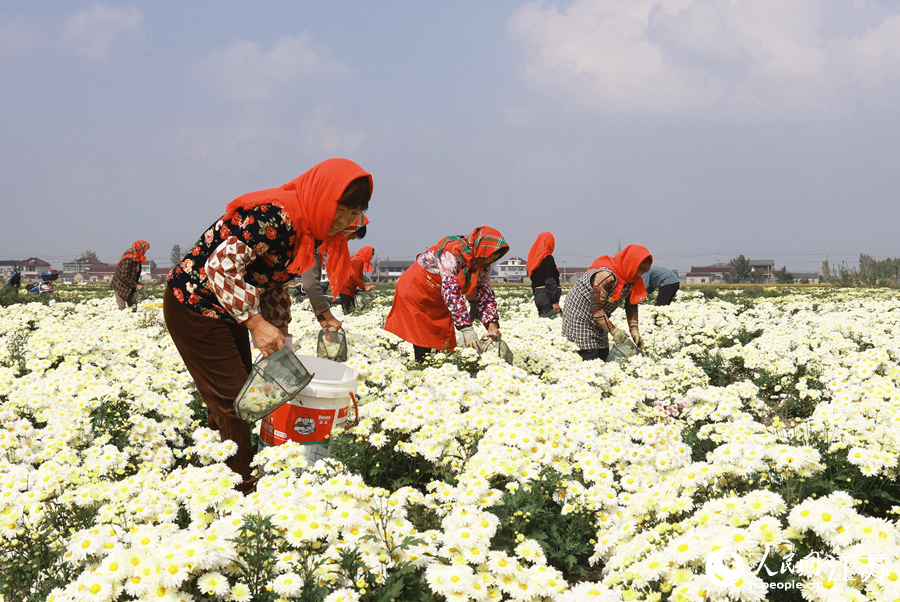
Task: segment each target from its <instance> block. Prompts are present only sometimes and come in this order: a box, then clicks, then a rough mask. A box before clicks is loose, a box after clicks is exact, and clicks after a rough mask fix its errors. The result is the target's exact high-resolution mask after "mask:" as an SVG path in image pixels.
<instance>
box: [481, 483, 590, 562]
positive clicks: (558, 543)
mask: <svg viewBox="0 0 900 602" xmlns="http://www.w3.org/2000/svg"><path fill="white" fill-rule="evenodd" d="M564 497H565V485H564V481H563V478H562V474H560V473H559V472H557V471H556V470H554V469H553V468H549V467H547V468H544V469H543V470H542V471H541V473H540V475H538V478H536V479H534V480H532V481H529V482H528V483H527V484H525V485H521V486H516V487H511V488H507V491H506V493H504V494H503V501H502V503H501V504H499V505H497V506H493V507H490V508H488V509H487V510H488V511H490V512H492V513H493V514H495V515H496V516H497V518H499V519H500V526H499V528H498V529H497V533H496V534H495V535H494V539H493V540H492V541H491V548H492V549H495V550H502V551H505V552H507V553H508V554H510V555H515V548H516V546H517V545H518V544H519V543H520V542H521V541H522V540H523V539H534V540H535V541H537V542H539V543H540V544H541V547H542V548H543V550H544V554H545V555H546V557H547V562H548V564H550V565H552V566H553V567H555V568H556V569H558V570H559V571H561V572H562V573H563V574H564V576H565V577H566V579H569V580H571V579H572V578H573V577H575V578H577V577H585V576H587V574H588V569H589V564H588V559H589V558H590V557H591V555H593V553H594V544H593V537H594V536H595V535H596V533H597V525H596V524H595V523H594V519H593V517H592V516H591V515H590V514H588V513H586V512H570V513H569V514H563V513H562V511H561V510H562V509H561V507H560V505H561V504H560V502H561V501H562V500H563V499H564Z"/></svg>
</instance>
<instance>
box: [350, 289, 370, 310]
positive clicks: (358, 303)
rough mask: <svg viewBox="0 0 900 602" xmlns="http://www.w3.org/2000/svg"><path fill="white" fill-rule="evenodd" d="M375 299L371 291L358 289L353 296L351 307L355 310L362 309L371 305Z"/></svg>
mask: <svg viewBox="0 0 900 602" xmlns="http://www.w3.org/2000/svg"><path fill="white" fill-rule="evenodd" d="M374 300H375V293H373V292H371V291H358V292H357V293H356V296H355V297H354V298H353V307H354V308H355V309H357V310H363V309H365V308H367V307H370V306H371V305H372V302H373V301H374Z"/></svg>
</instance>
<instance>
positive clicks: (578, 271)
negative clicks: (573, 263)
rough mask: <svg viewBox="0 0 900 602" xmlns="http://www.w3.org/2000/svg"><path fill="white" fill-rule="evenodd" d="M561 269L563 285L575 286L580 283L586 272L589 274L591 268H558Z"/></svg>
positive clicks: (560, 277)
mask: <svg viewBox="0 0 900 602" xmlns="http://www.w3.org/2000/svg"><path fill="white" fill-rule="evenodd" d="M556 267H557V268H559V281H560V282H561V283H565V282H568V283H569V284H574V283H576V282H578V279H579V278H581V277H582V276H583V275H584V273H585V272H587V271H588V270H589V269H591V268H570V267H568V266H560V265H558V266H556Z"/></svg>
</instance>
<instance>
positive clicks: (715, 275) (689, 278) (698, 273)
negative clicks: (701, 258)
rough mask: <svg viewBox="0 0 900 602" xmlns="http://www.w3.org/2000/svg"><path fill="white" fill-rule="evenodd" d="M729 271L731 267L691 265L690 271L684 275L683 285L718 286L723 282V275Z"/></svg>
mask: <svg viewBox="0 0 900 602" xmlns="http://www.w3.org/2000/svg"><path fill="white" fill-rule="evenodd" d="M730 271H731V267H730V266H727V265H723V264H716V265H692V266H691V270H690V271H689V272H688V273H687V274H685V276H684V283H685V284H720V283H722V282H725V274H727V273H728V272H730Z"/></svg>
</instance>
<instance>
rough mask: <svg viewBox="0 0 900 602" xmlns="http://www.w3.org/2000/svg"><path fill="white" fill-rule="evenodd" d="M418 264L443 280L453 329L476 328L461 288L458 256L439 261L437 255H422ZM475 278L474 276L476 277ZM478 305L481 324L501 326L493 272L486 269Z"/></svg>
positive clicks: (477, 294)
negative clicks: (492, 279) (493, 284)
mask: <svg viewBox="0 0 900 602" xmlns="http://www.w3.org/2000/svg"><path fill="white" fill-rule="evenodd" d="M416 261H417V262H418V263H419V265H420V266H422V267H423V268H425V269H426V270H427V271H429V272H431V273H432V274H439V275H440V277H441V296H442V297H443V298H444V302H445V303H446V304H447V309H448V310H450V317H451V318H453V325H454V326H456V328H457V329H460V330H462V329H463V328H466V327H467V326H471V325H472V318H471V316H470V315H469V308H468V306H467V305H466V299H465V298H464V297H463V293H462V290H461V288H460V286H459V280H458V276H459V272H460V270H462V266H459V265H457V259H456V255H454V254H453V253H444V254H443V255H442V256H441V258H440V260H439V259H438V258H437V257H435V254H434V251H425V252H424V253H421V254H420V255H419V256H418V257H417V258H416ZM473 277H474V276H473ZM474 300H475V303H476V304H477V305H478V309H479V310H480V311H481V321H482V322H483V323H484V324H489V323H491V322H495V323H498V324H499V323H500V314H499V313H498V312H497V300H496V298H495V297H494V289H492V288H491V268H490V266H485V267H484V268H483V269H482V271H481V274H480V275H479V276H478V284H477V285H476V286H475V299H474Z"/></svg>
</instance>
